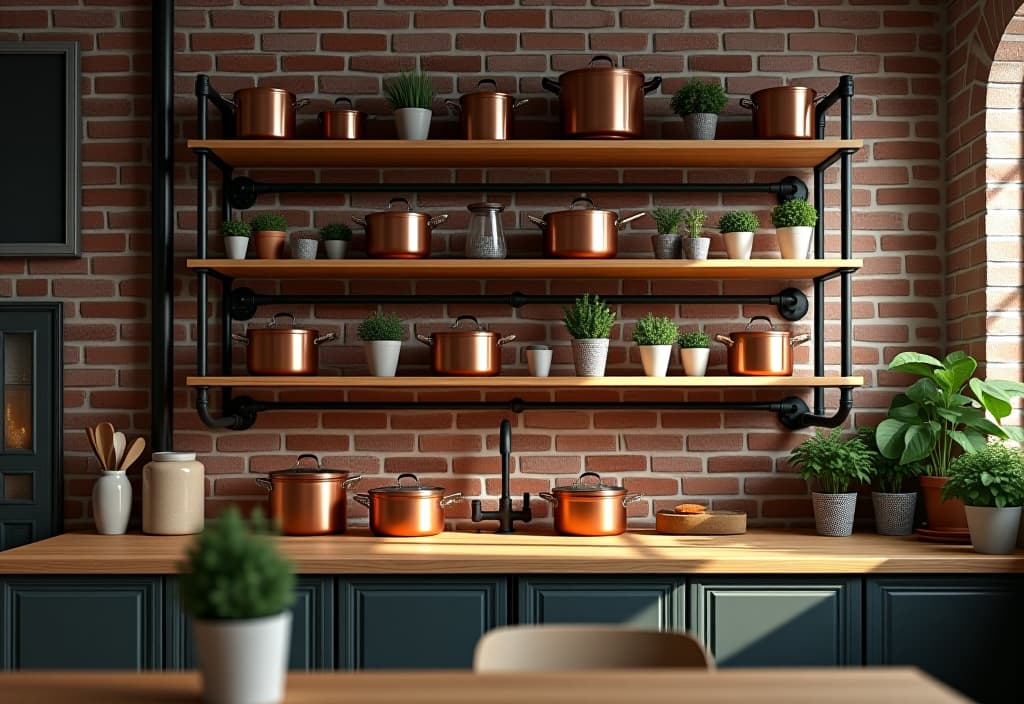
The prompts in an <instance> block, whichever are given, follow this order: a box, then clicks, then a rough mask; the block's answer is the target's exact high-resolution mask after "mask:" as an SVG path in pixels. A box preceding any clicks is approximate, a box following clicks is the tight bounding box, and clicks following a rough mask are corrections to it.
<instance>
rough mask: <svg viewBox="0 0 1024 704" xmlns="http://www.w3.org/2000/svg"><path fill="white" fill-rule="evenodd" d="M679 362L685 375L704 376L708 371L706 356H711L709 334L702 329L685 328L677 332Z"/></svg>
mask: <svg viewBox="0 0 1024 704" xmlns="http://www.w3.org/2000/svg"><path fill="white" fill-rule="evenodd" d="M676 344H677V345H679V363H680V364H682V366H683V374H685V375H686V376H704V375H705V374H707V371H708V357H709V356H711V336H710V335H708V334H707V333H706V332H704V331H703V330H687V331H686V332H681V333H679V338H678V339H677V340H676Z"/></svg>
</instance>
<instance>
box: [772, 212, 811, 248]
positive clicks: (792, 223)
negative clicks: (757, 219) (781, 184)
mask: <svg viewBox="0 0 1024 704" xmlns="http://www.w3.org/2000/svg"><path fill="white" fill-rule="evenodd" d="M817 223H818V211H817V210H815V209H814V206H813V205H811V204H810V203H808V202H807V201H805V200H803V199H801V198H792V199H790V200H787V201H786V202H785V203H779V204H778V205H776V206H775V207H774V208H772V225H774V226H775V235H776V237H778V240H779V253H780V254H781V255H782V258H783V259H807V256H808V252H809V251H810V248H811V239H812V238H813V236H814V226H815V225H816V224H817Z"/></svg>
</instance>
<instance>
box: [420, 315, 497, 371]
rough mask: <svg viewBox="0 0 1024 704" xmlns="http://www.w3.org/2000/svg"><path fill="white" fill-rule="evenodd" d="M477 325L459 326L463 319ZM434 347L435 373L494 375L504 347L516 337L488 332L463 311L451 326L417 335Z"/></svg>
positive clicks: (432, 356)
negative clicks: (471, 327) (428, 333)
mask: <svg viewBox="0 0 1024 704" xmlns="http://www.w3.org/2000/svg"><path fill="white" fill-rule="evenodd" d="M464 320H468V321H472V323H473V326H474V329H472V330H471V329H459V324H460V323H462V321H464ZM416 339H417V340H419V341H420V342H422V343H423V344H424V345H427V346H428V347H430V349H431V356H430V368H431V369H432V370H433V372H434V373H435V374H447V375H451V376H495V375H497V374H500V373H501V348H502V346H503V345H505V344H506V343H508V342H512V341H513V340H515V339H516V336H515V335H505V336H502V335H501V334H500V333H496V332H488V331H487V330H486V329H485V328H484V327H483V326H482V325H480V322H479V321H478V320H477V319H476V318H475V317H473V316H472V315H460V316H459V317H458V318H456V319H455V322H454V323H452V325H451V328H450V329H448V330H443V331H441V332H435V333H434V334H433V335H430V336H427V335H416Z"/></svg>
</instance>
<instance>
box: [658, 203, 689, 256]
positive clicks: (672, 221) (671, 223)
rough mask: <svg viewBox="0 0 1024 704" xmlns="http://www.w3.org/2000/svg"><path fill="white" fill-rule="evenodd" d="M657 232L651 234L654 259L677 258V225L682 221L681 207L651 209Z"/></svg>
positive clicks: (678, 246) (678, 245)
mask: <svg viewBox="0 0 1024 704" xmlns="http://www.w3.org/2000/svg"><path fill="white" fill-rule="evenodd" d="M651 217H652V218H654V226H655V227H657V228H658V234H656V235H651V245H652V246H653V247H654V256H655V258H656V259H678V258H679V248H680V244H679V225H680V224H682V222H683V210H682V208H655V209H654V210H653V211H651Z"/></svg>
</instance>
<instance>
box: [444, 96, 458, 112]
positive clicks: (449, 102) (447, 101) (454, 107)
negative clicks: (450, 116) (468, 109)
mask: <svg viewBox="0 0 1024 704" xmlns="http://www.w3.org/2000/svg"><path fill="white" fill-rule="evenodd" d="M444 104H445V105H447V106H448V109H449V110H451V111H452V112H454V113H455V114H456V115H461V114H462V106H461V105H459V104H458V103H457V102H455V101H454V100H452V99H451V98H445V100H444Z"/></svg>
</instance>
